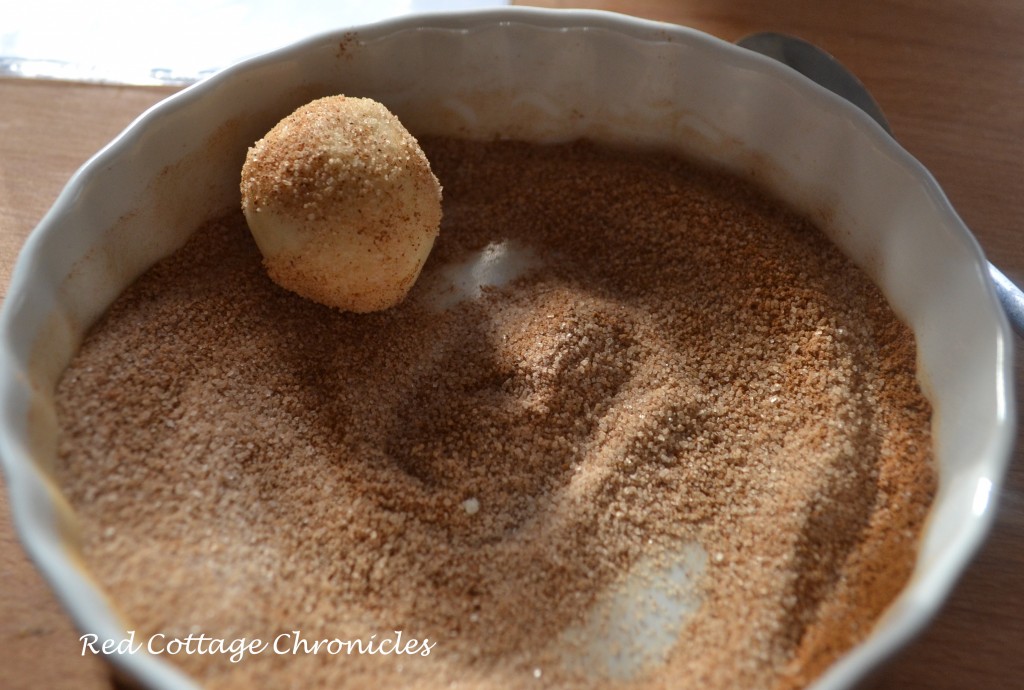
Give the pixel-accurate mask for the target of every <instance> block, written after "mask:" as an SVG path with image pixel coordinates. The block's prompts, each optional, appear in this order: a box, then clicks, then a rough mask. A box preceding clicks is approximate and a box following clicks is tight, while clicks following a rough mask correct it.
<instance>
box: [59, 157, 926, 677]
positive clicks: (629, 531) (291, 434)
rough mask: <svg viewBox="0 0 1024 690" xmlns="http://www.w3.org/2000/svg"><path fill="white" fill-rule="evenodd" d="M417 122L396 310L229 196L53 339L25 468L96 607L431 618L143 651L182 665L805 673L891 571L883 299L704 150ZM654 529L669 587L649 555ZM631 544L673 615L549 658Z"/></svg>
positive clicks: (917, 398)
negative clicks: (326, 648)
mask: <svg viewBox="0 0 1024 690" xmlns="http://www.w3.org/2000/svg"><path fill="white" fill-rule="evenodd" d="M421 143H422V145H423V148H424V150H425V151H426V153H427V155H428V157H429V159H430V161H431V165H432V167H433V169H434V171H435V173H436V174H437V176H438V178H439V179H440V180H441V183H442V185H443V186H444V189H445V199H444V220H443V222H442V228H441V234H440V237H439V238H438V241H437V244H436V245H435V248H434V252H433V253H432V254H431V257H430V259H429V261H428V263H427V266H426V267H425V268H424V271H423V275H422V276H421V278H420V281H419V282H418V283H417V284H416V286H415V287H414V288H413V290H412V292H411V294H410V296H409V298H408V299H407V300H406V302H404V303H403V304H402V305H400V306H399V307H397V308H394V309H391V310H388V311H385V312H382V313H376V314H370V315H353V314H344V313H341V312H337V311H332V310H330V309H328V308H326V307H322V306H319V305H317V304H314V303H311V302H307V301H304V300H303V299H301V298H299V297H296V296H295V295H293V294H290V293H288V292H286V291H284V290H282V289H280V288H278V287H276V286H275V285H274V284H273V283H271V282H270V280H269V279H267V278H266V276H265V274H264V272H263V270H262V268H261V266H260V255H259V252H258V251H257V250H256V248H255V246H254V245H253V244H252V241H251V239H250V237H249V235H248V233H247V231H246V229H245V224H244V220H243V219H242V216H241V214H240V213H239V214H237V215H232V216H230V217H226V218H221V219H217V220H215V221H212V222H211V223H209V224H208V225H206V226H204V227H202V228H200V229H199V230H198V231H197V232H196V234H195V236H194V238H193V239H192V241H191V242H190V243H189V244H188V245H187V246H186V247H185V248H184V249H182V250H181V251H179V252H178V253H177V254H175V255H174V256H172V257H170V258H169V259H167V260H165V261H163V262H162V263H160V264H158V265H157V266H156V267H154V268H153V269H151V270H150V271H149V272H148V273H146V274H145V275H144V276H143V277H142V278H141V279H140V280H139V281H138V282H137V283H136V284H135V285H133V286H132V287H131V288H130V289H129V290H128V291H127V292H126V293H125V294H124V295H123V296H122V297H121V298H120V299H119V300H118V301H117V302H116V304H115V305H114V306H113V307H112V308H111V310H110V311H109V313H108V314H107V315H106V316H105V318H104V319H103V320H102V322H101V323H99V324H98V325H97V326H96V327H95V328H94V329H93V330H92V332H91V334H90V335H89V337H88V339H87V340H86V342H85V343H84V345H83V346H82V348H81V352H80V353H79V354H78V356H77V357H76V358H75V360H74V362H73V363H72V364H71V366H70V368H69V369H68V371H67V373H66V375H65V377H64V378H63V380H62V382H61V384H60V386H59V390H58V405H59V416H60V423H61V427H62V440H61V446H60V459H59V468H58V472H59V478H60V481H61V484H62V486H63V487H64V489H65V490H66V492H67V493H68V495H69V497H70V500H71V503H72V505H73V506H74V508H75V509H76V511H77V512H78V514H79V515H80V517H81V520H82V524H83V528H84V530H83V534H84V553H85V559H86V562H87V563H88V565H89V567H90V568H91V569H92V571H93V572H94V573H95V574H96V576H97V578H98V580H99V581H100V582H101V583H102V585H103V586H104V587H105V588H106V590H107V591H108V592H109V594H110V596H111V598H112V600H113V601H115V602H116V603H117V605H118V606H119V607H120V609H121V610H122V611H123V612H124V614H125V617H126V620H127V621H130V622H131V624H132V625H133V626H135V627H136V628H137V629H138V631H139V634H140V636H149V635H153V634H156V633H160V634H164V635H166V636H167V637H168V638H171V637H175V636H178V637H180V636H185V635H187V634H188V633H189V632H196V631H201V632H202V633H203V634H205V635H207V636H208V637H216V638H224V639H235V638H247V639H251V638H260V639H263V640H272V639H273V638H274V637H275V636H276V635H278V634H281V633H289V632H290V631H301V633H302V636H303V637H305V638H308V639H310V640H316V639H321V638H324V639H334V638H338V639H342V640H345V639H356V638H362V639H367V638H369V637H370V636H372V635H376V636H377V638H376V639H382V638H384V637H388V636H391V637H394V635H395V632H394V631H399V630H400V631H402V634H403V636H404V637H405V638H407V639H411V638H415V639H419V640H423V639H425V638H426V639H428V640H429V641H430V643H432V644H434V645H435V646H434V647H433V648H432V650H431V652H430V654H429V655H428V656H409V655H406V656H401V655H370V654H364V655H358V654H355V655H327V654H290V655H275V654H269V653H267V654H259V655H251V656H248V657H246V658H245V659H244V660H242V661H240V662H238V663H231V662H230V660H229V659H228V658H227V657H226V656H225V655H179V656H175V657H173V658H168V659H166V660H168V661H171V662H172V663H175V664H178V665H180V666H181V667H183V668H185V669H186V670H187V671H188V672H190V673H192V674H194V675H195V676H196V677H197V678H198V679H199V680H200V681H201V682H202V683H204V684H205V685H206V686H207V687H210V688H251V687H281V688H283V687H302V688H309V687H331V688H340V687H366V686H370V685H371V684H372V686H375V687H397V686H401V687H408V688H450V687H452V688H535V687H579V688H598V687H602V686H607V687H615V688H618V687H665V686H679V687H702V688H737V687H744V688H790V687H800V686H803V685H805V684H806V683H808V682H809V681H811V680H812V679H813V678H815V677H816V676H817V675H818V674H819V673H820V672H821V671H822V670H824V669H825V668H826V667H827V666H828V665H829V664H830V663H831V662H832V661H833V660H834V659H835V658H836V656H837V655H839V654H841V653H842V652H843V651H844V650H846V649H848V648H849V647H850V646H851V645H853V644H855V643H856V642H857V641H858V640H860V639H862V638H863V637H864V636H865V635H866V634H867V633H868V632H869V631H870V629H871V626H872V625H873V623H874V621H875V620H876V619H877V618H878V616H879V614H880V613H881V612H882V611H883V609H884V608H885V607H886V606H887V605H888V603H889V602H890V601H891V600H892V598H893V597H894V596H895V594H897V592H898V591H899V589H900V588H901V587H902V586H903V584H904V583H905V581H906V579H907V577H908V575H909V573H910V570H911V567H912V564H913V561H914V557H915V552H916V548H917V540H918V537H919V534H920V530H921V525H922V522H923V520H924V518H925V515H926V513H927V510H928V507H929V505H930V502H931V499H932V496H933V493H934V490H935V485H936V477H935V473H934V470H933V467H932V459H931V441H930V437H929V433H930V432H929V418H930V409H929V405H928V403H927V402H926V400H925V399H924V398H923V397H922V395H921V392H920V391H919V388H918V386H917V384H916V382H915V350H914V342H913V337H912V334H911V333H910V331H909V330H908V329H907V328H906V327H905V326H904V325H902V324H901V323H899V322H898V321H897V320H896V318H895V317H894V316H893V314H892V313H891V312H890V310H889V308H888V307H887V305H886V303H885V301H884V299H883V297H882V296H881V295H880V293H879V292H878V290H877V289H876V288H875V287H874V286H873V285H872V284H871V283H870V282H869V281H868V279H867V278H866V277H865V276H864V275H863V274H862V273H861V272H859V271H858V270H857V269H855V268H854V267H853V266H852V265H850V264H849V262H848V261H847V260H846V259H844V258H843V257H842V256H841V255H840V254H839V253H838V252H837V251H836V250H835V249H834V248H833V247H832V245H831V244H830V243H829V242H828V241H827V240H826V239H825V238H824V237H823V236H822V235H821V234H820V233H819V232H818V231H817V230H816V229H815V228H814V227H812V226H811V225H810V224H809V223H808V222H807V221H806V220H804V219H802V218H801V217H799V216H797V215H794V214H793V213H791V212H789V211H787V210H785V209H784V208H782V207H781V206H780V205H779V204H777V203H776V202H774V201H773V200H771V199H769V198H767V197H765V196H763V195H762V194H760V193H758V192H757V191H756V190H753V189H751V188H749V187H748V186H746V185H745V184H744V183H742V182H740V181H738V180H736V179H734V178H732V177H729V176H725V175H721V174H717V173H712V172H709V171H706V170H703V169H700V168H696V167H693V166H691V165H690V164H688V163H686V162H683V161H680V160H677V159H675V158H672V157H669V156H667V155H659V154H655V153H646V152H645V153H638V152H633V153H630V152H622V151H612V150H607V149H604V148H601V147H598V146H595V145H591V144H586V143H576V144H566V145H558V146H537V145H528V144H522V143H514V142H500V143H471V142H463V141H456V140H443V139H433V140H431V139H424V140H421ZM499 245H507V246H515V247H520V248H526V249H527V250H528V251H529V253H530V256H532V257H535V260H533V261H531V262H529V263H528V264H527V265H526V266H525V268H524V269H523V273H522V275H520V276H519V277H518V278H517V279H514V280H512V282H510V283H508V284H506V285H504V286H501V287H495V286H486V285H485V286H484V287H482V288H481V289H480V290H478V292H479V295H478V296H476V297H472V298H469V299H462V300H461V301H460V300H459V299H452V298H451V295H450V294H447V296H446V290H447V291H448V292H450V291H451V290H452V287H451V286H450V285H447V283H446V282H445V276H446V273H445V268H446V267H448V266H452V265H455V264H459V263H460V262H466V261H467V260H469V259H471V258H472V257H473V256H475V255H479V254H480V253H481V252H484V251H490V250H488V248H489V247H491V248H493V247H495V246H499ZM438 304H443V305H446V309H440V308H438ZM682 552H686V553H689V554H691V556H692V557H693V559H694V562H695V563H696V564H697V565H695V566H694V567H693V568H692V569H691V570H690V571H689V576H690V580H691V581H689V582H688V583H687V582H682V581H681V583H679V587H681V588H682V589H687V590H688V591H686V592H682V591H680V592H675V593H674V592H672V591H669V590H665V583H661V584H660V585H659V584H658V583H657V582H654V580H657V578H658V577H660V576H659V575H658V573H665V572H675V571H672V568H675V567H677V566H678V559H679V557H680V554H681V553H682ZM643 568H646V569H648V571H649V573H651V575H650V577H649V579H651V582H652V583H653V584H652V585H651V586H652V587H653V589H650V588H649V589H644V590H642V591H644V592H648V593H649V597H648V598H651V600H652V601H655V604H657V603H658V602H661V601H663V600H664V601H668V602H683V603H685V604H686V606H682V605H681V607H680V609H679V611H678V612H676V613H673V614H672V615H673V616H674V618H672V625H674V626H676V627H675V628H673V630H674V631H675V632H673V635H674V636H675V637H677V638H678V639H677V642H676V643H675V644H674V645H671V644H670V645H669V647H668V648H667V649H665V650H664V651H663V652H659V653H655V652H652V651H650V650H653V649H655V647H656V645H655V644H654V642H655V637H656V635H655V633H656V632H657V631H647V632H644V631H643V629H642V628H640V631H641V632H639V633H638V634H637V635H636V637H634V638H633V639H627V640H622V639H618V638H617V639H616V642H615V645H618V647H617V648H616V649H612V650H608V653H607V654H602V655H600V656H602V657H603V658H612V657H614V658H619V657H618V656H616V655H620V656H622V658H627V657H628V658H642V659H643V660H644V663H643V664H641V665H640V666H638V667H636V668H635V669H634V671H633V673H632V677H623V676H622V674H617V673H616V672H613V671H612V670H610V667H609V668H605V667H604V666H602V664H600V663H597V664H594V663H580V660H581V659H589V658H592V657H593V655H594V650H593V649H591V648H590V647H589V646H588V645H589V644H590V642H588V639H587V635H588V634H592V635H597V636H598V637H600V634H601V631H600V630H596V631H595V627H594V626H595V625H596V626H597V627H598V628H600V627H601V626H604V625H608V626H612V625H621V624H623V623H622V621H617V620H612V618H616V617H618V618H622V617H625V618H628V617H629V616H630V615H631V614H630V611H633V609H632V608H630V607H626V609H625V611H626V614H625V616H622V615H619V614H609V615H607V616H606V617H605V619H598V622H597V623H596V624H595V623H594V620H595V618H594V616H595V615H596V614H595V613H594V612H595V611H601V610H607V611H613V612H614V611H620V610H621V609H617V608H615V606H616V605H618V604H617V603H616V600H615V598H614V597H615V596H617V595H615V593H616V592H620V591H631V590H629V589H628V587H629V586H633V585H636V582H640V584H641V585H643V586H644V587H646V586H647V585H645V584H644V582H645V581H644V580H643V578H642V577H640V579H637V578H636V577H634V575H635V574H636V573H637V572H638V569H643ZM677 574H678V573H677ZM683 575H684V577H683V580H685V579H686V577H685V575H686V574H685V573H684V574H683ZM637 577H639V576H637ZM631 578H632V579H631ZM633 580H636V582H633ZM624 587H625V588H626V589H625V590H623V588H624ZM658 587H661V589H658ZM663 590H664V591H663ZM645 596H647V595H645ZM659 597H660V598H659ZM619 603H620V604H621V602H619ZM658 606H660V604H657V605H656V606H654V608H653V609H652V608H651V605H650V602H638V604H637V607H636V609H635V611H637V612H639V611H647V610H649V609H650V610H652V611H654V613H653V614H652V615H655V614H657V615H661V614H660V613H659V612H658V611H657V608H658ZM687 607H689V608H687ZM639 615H640V614H639V613H637V616H638V617H639ZM666 620H667V619H666ZM602 621H604V622H602ZM627 622H628V621H627ZM588 626H589V627H588ZM627 629H628V628H627ZM581 630H583V631H586V630H589V631H590V633H580V631H581ZM672 639H674V638H672ZM591 642H592V639H591ZM615 645H612V646H615ZM644 650H648V652H650V653H649V654H648V655H647V656H644ZM655 651H656V650H655ZM588 655H590V656H588ZM630 655H632V657H630ZM652 659H653V661H652Z"/></svg>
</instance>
